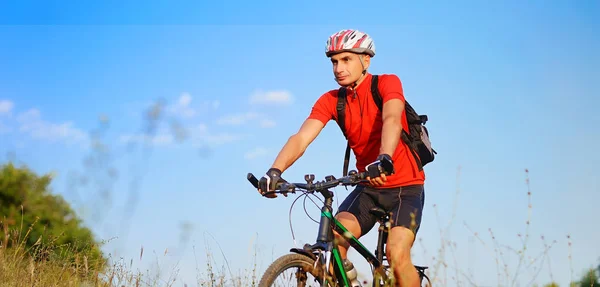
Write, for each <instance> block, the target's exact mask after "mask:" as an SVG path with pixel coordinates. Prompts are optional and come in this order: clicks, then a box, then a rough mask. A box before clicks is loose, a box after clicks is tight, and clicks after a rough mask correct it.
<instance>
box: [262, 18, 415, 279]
mask: <svg viewBox="0 0 600 287" xmlns="http://www.w3.org/2000/svg"><path fill="white" fill-rule="evenodd" d="M325 54H326V56H327V57H328V58H330V60H331V63H332V65H333V74H334V76H335V79H336V82H337V83H338V84H339V85H340V86H343V87H346V88H347V104H346V112H345V113H346V116H345V123H343V124H344V126H345V129H346V131H347V138H348V142H349V144H350V147H351V148H352V150H353V152H354V154H355V156H356V168H357V170H358V171H359V172H362V171H369V172H370V175H371V174H373V173H372V172H373V171H377V170H378V167H379V166H380V161H381V160H382V159H383V158H386V159H387V160H390V161H392V162H393V166H394V173H393V174H391V175H387V176H386V175H385V174H380V173H379V172H378V171H377V173H376V174H373V175H372V176H370V177H369V178H368V180H369V183H367V184H364V185H363V184H361V185H358V186H357V187H356V189H355V190H353V191H352V192H351V193H350V194H349V195H348V197H347V198H346V199H345V200H344V201H343V202H342V204H341V205H340V210H339V211H338V213H337V214H336V218H337V219H338V220H339V221H340V222H341V223H342V224H343V225H344V226H346V227H347V228H348V230H349V231H350V232H351V233H352V234H353V235H354V236H355V237H357V238H360V237H361V236H363V235H365V234H366V233H367V232H369V231H370V230H371V229H372V227H373V226H374V225H375V223H376V218H375V217H374V216H372V215H371V214H370V213H369V210H370V209H371V208H372V207H375V206H377V207H380V208H383V209H384V210H385V211H386V212H390V211H391V212H392V218H391V220H392V228H391V230H390V233H389V235H388V242H387V248H386V256H387V258H388V261H389V262H390V264H391V265H392V266H393V270H394V276H395V278H396V282H397V283H398V284H400V286H419V277H418V274H417V271H416V269H415V267H414V266H413V264H412V262H411V257H410V250H411V247H412V245H413V242H414V240H415V236H416V233H417V231H418V229H419V227H420V223H421V215H422V211H423V204H424V196H425V194H424V188H423V185H424V181H425V174H424V172H423V171H422V170H421V171H419V168H418V165H417V163H416V162H415V160H414V158H413V156H412V154H411V153H410V151H409V148H408V146H407V145H406V144H405V143H404V142H403V141H402V140H400V132H401V129H402V128H404V129H405V130H406V132H408V129H407V128H406V127H407V126H408V124H407V120H406V114H405V112H404V93H403V90H402V84H401V82H400V79H399V78H398V77H397V76H396V75H393V74H385V75H381V76H379V82H378V87H379V91H380V94H381V97H382V99H383V109H382V112H379V109H378V107H377V106H376V104H375V102H374V101H373V100H372V98H371V87H370V86H371V77H372V75H371V74H370V73H368V72H367V69H368V68H369V66H370V63H371V59H372V57H374V56H375V45H374V43H373V39H371V37H370V36H369V35H367V34H365V33H363V32H361V31H358V30H342V31H339V32H337V33H335V34H333V35H331V36H330V37H329V39H328V41H327V45H326V53H325ZM337 93H338V90H337V89H334V90H330V91H328V92H326V93H324V94H323V95H321V96H320V98H319V99H318V100H317V101H316V103H315V104H314V105H313V107H312V111H311V112H310V114H309V116H308V117H307V119H306V120H305V121H304V123H303V124H302V126H301V127H300V129H299V131H298V132H297V133H296V134H294V135H292V136H291V137H290V138H289V139H288V141H287V142H286V144H285V145H284V146H283V148H282V149H281V151H280V152H279V154H278V155H277V157H276V159H275V161H274V162H273V165H272V166H271V168H270V169H269V170H268V171H267V173H266V174H265V175H264V176H263V177H262V178H261V179H260V180H259V189H258V190H259V192H260V193H264V192H267V191H272V190H274V189H275V187H276V184H277V183H278V182H282V181H283V179H282V177H281V175H282V173H283V172H284V171H285V170H286V169H287V168H289V167H290V166H291V165H292V164H293V163H294V162H295V161H296V160H297V159H298V158H299V157H300V156H302V154H303V153H304V151H305V150H306V148H307V147H308V146H309V145H310V143H311V142H312V141H313V140H314V139H315V138H316V137H317V135H318V134H319V133H320V132H321V130H322V129H323V128H324V127H325V125H326V124H327V123H328V121H329V120H336V121H337V110H336V104H337ZM269 197H271V198H272V197H276V195H274V194H272V195H269ZM336 237H337V238H338V239H340V241H339V242H343V243H342V244H341V245H340V246H339V247H340V251H341V255H342V258H343V259H345V260H346V259H347V251H348V247H349V244H348V243H347V242H346V241H345V240H344V239H343V238H342V237H340V235H339V234H337V233H336Z"/></svg>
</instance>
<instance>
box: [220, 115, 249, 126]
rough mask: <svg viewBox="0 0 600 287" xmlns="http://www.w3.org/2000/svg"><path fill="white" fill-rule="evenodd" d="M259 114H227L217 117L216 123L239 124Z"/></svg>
mask: <svg viewBox="0 0 600 287" xmlns="http://www.w3.org/2000/svg"><path fill="white" fill-rule="evenodd" d="M258 116H259V114H257V113H253V112H247V113H244V114H238V115H227V116H223V117H221V118H219V119H218V120H217V124H219V125H241V124H244V123H247V122H248V121H249V120H252V119H256V118H257V117H258Z"/></svg>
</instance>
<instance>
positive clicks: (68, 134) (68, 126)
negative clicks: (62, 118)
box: [17, 109, 88, 143]
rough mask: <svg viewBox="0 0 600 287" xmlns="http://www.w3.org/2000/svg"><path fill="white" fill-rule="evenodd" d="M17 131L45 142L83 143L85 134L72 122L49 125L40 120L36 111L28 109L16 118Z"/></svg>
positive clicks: (85, 138) (38, 112) (39, 114)
mask: <svg viewBox="0 0 600 287" xmlns="http://www.w3.org/2000/svg"><path fill="white" fill-rule="evenodd" d="M17 122H18V123H19V131H20V132H22V133H25V134H28V135H29V136H30V137H32V138H34V139H40V140H47V141H51V142H54V141H59V140H62V141H66V142H68V143H73V142H85V141H86V140H87V139H88V136H87V133H86V132H84V131H82V130H80V129H77V128H75V127H74V126H73V123H72V122H63V123H51V122H47V121H44V120H42V117H41V113H40V111H39V110H38V109H30V110H28V111H26V112H24V113H21V114H19V115H18V116H17Z"/></svg>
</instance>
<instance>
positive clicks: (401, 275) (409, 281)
mask: <svg viewBox="0 0 600 287" xmlns="http://www.w3.org/2000/svg"><path fill="white" fill-rule="evenodd" d="M386 196H389V197H390V199H391V197H392V196H393V197H395V198H396V201H395V203H394V205H395V206H394V207H393V208H392V218H391V219H392V229H391V230H390V233H389V234H388V241H387V247H386V256H387V258H388V262H389V263H390V265H391V266H392V268H393V271H394V278H395V279H396V286H402V287H412V286H415V287H417V286H419V285H420V284H419V275H418V273H417V270H416V268H415V267H414V265H413V263H412V260H411V254H410V250H411V248H412V246H413V243H414V241H415V237H416V234H417V231H418V230H419V227H420V225H421V216H422V212H423V204H424V196H425V193H424V190H423V186H422V185H413V186H405V187H402V188H400V189H399V193H395V195H394V193H393V192H392V193H389V195H386Z"/></svg>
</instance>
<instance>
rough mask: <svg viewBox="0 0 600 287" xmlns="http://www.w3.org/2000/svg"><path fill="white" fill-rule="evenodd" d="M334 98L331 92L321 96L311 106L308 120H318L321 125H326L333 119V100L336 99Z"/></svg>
mask: <svg viewBox="0 0 600 287" xmlns="http://www.w3.org/2000/svg"><path fill="white" fill-rule="evenodd" d="M336 97H337V95H335V94H334V92H333V91H329V92H327V93H325V94H323V95H322V96H321V97H319V99H318V100H317V101H316V102H315V104H314V105H313V107H312V110H311V112H310V114H309V115H308V118H309V119H316V120H319V121H321V122H322V123H323V124H327V122H329V120H332V119H335V118H334V111H335V102H334V101H333V100H334V99H337V98H336Z"/></svg>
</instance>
